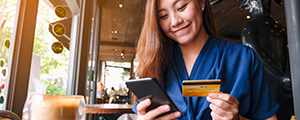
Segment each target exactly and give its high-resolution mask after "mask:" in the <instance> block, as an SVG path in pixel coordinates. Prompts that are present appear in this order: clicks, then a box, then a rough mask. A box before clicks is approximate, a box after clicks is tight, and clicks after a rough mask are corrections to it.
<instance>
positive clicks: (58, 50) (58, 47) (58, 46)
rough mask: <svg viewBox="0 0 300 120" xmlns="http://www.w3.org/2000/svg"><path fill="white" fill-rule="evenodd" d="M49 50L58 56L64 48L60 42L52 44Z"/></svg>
mask: <svg viewBox="0 0 300 120" xmlns="http://www.w3.org/2000/svg"><path fill="white" fill-rule="evenodd" d="M51 49H52V51H53V52H54V53H56V54H59V53H61V52H62V51H63V50H64V46H63V44H61V43H60V42H54V43H53V44H52V46H51Z"/></svg>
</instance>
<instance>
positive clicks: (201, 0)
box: [198, 0, 205, 10]
mask: <svg viewBox="0 0 300 120" xmlns="http://www.w3.org/2000/svg"><path fill="white" fill-rule="evenodd" d="M198 2H199V4H200V7H201V9H202V10H204V9H205V0H198Z"/></svg>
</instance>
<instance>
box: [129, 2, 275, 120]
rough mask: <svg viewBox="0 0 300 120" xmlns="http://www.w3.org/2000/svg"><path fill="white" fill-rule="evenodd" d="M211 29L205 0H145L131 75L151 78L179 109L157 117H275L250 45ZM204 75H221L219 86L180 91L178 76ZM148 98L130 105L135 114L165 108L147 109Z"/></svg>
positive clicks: (164, 109) (150, 114)
mask: <svg viewBox="0 0 300 120" xmlns="http://www.w3.org/2000/svg"><path fill="white" fill-rule="evenodd" d="M217 35H218V34H217V31H216V24H215V22H214V18H213V15H212V11H211V8H210V5H209V1H208V0H148V2H147V5H146V12H145V21H144V26H143V29H142V32H141V35H140V39H139V43H138V48H137V53H138V58H140V59H139V60H140V61H139V62H140V64H139V66H138V69H137V71H136V75H137V76H138V77H140V78H144V77H153V78H157V79H158V81H159V82H160V84H161V85H162V86H163V88H164V89H165V90H166V91H167V93H168V94H169V96H170V97H171V99H172V100H173V101H174V103H175V104H176V105H177V106H178V108H179V109H180V111H181V112H182V117H180V116H181V113H180V112H178V111H177V112H173V113H170V114H167V115H164V116H161V117H159V118H160V119H182V120H186V119H197V120H200V119H204V120H206V119H215V120H218V119H245V118H247V119H276V115H275V112H276V110H277V109H278V107H279V106H278V104H277V103H276V101H275V99H274V96H273V94H272V90H271V88H270V87H269V85H268V81H266V79H265V77H266V76H265V73H264V70H263V68H262V65H261V63H260V61H259V59H258V57H257V56H256V55H255V53H254V51H253V50H252V49H251V48H250V47H246V46H244V45H241V44H236V43H233V42H229V41H225V40H222V39H220V38H218V36H217ZM170 53H171V54H170ZM208 79H220V80H221V85H220V86H221V87H220V92H217V93H209V94H208V96H206V97H197V95H196V96H192V97H182V81H184V80H190V81H193V80H208ZM266 102H268V104H266ZM249 103H251V104H249ZM150 104H151V100H150V99H145V100H143V101H141V102H140V103H139V104H137V105H135V106H134V108H133V111H134V112H135V113H137V114H138V119H154V118H157V116H160V115H161V114H163V113H165V112H168V111H169V110H170V106H168V105H162V106H159V107H157V108H156V109H153V110H150V111H148V110H147V107H148V106H149V105H150ZM179 117H180V118H179Z"/></svg>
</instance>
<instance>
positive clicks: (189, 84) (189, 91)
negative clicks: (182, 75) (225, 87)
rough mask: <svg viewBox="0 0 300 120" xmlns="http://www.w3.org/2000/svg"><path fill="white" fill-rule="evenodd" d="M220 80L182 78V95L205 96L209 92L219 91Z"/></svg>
mask: <svg viewBox="0 0 300 120" xmlns="http://www.w3.org/2000/svg"><path fill="white" fill-rule="evenodd" d="M220 85H221V80H220V79H213V80H184V81H183V82H182V96H183V97H206V96H208V94H209V93H211V92H219V91H220Z"/></svg>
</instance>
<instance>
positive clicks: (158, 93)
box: [126, 78, 180, 117]
mask: <svg viewBox="0 0 300 120" xmlns="http://www.w3.org/2000/svg"><path fill="white" fill-rule="evenodd" d="M126 85H127V87H128V88H129V89H130V90H131V91H132V92H133V93H134V94H135V95H136V97H137V98H138V99H139V100H144V99H146V98H149V99H150V100H151V102H152V103H151V105H150V106H149V107H148V110H152V109H154V108H157V107H159V106H161V105H169V106H170V107H171V110H170V111H169V112H167V113H164V114H162V115H160V116H163V115H166V114H169V113H172V112H176V111H180V110H179V109H178V107H177V106H176V105H175V103H174V102H173V101H172V99H171V98H170V96H169V95H168V94H167V92H166V91H165V90H164V89H163V88H162V87H161V85H160V84H159V82H158V81H157V80H156V79H155V78H139V79H130V80H127V81H126ZM158 117H159V116H158Z"/></svg>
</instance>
